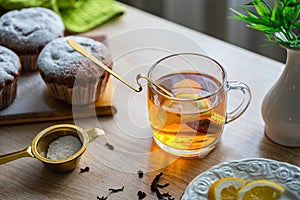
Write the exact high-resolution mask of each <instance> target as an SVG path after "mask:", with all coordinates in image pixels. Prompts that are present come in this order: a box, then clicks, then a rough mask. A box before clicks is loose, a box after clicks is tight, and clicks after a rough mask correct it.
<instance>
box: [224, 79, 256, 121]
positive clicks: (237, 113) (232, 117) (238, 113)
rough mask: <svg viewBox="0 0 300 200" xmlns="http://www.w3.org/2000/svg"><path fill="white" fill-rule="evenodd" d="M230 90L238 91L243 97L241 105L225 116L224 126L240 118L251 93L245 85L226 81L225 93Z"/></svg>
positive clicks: (246, 106) (248, 102) (247, 104)
mask: <svg viewBox="0 0 300 200" xmlns="http://www.w3.org/2000/svg"><path fill="white" fill-rule="evenodd" d="M230 90H239V91H241V92H242V93H243V94H244V97H243V99H242V101H241V103H240V104H239V105H238V106H237V107H236V108H235V109H234V110H232V111H230V112H228V113H227V114H226V121H225V123H226V124H227V123H229V122H232V121H233V120H235V119H237V118H238V117H239V116H241V115H242V114H243V113H244V112H245V111H246V109H247V108H248V106H249V104H250V101H251V92H250V89H249V87H248V86H247V85H246V84H244V83H242V82H238V81H228V82H227V92H229V91H230Z"/></svg>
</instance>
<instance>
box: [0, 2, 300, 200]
mask: <svg viewBox="0 0 300 200" xmlns="http://www.w3.org/2000/svg"><path fill="white" fill-rule="evenodd" d="M125 8H126V13H125V15H124V16H122V17H121V18H120V19H118V20H116V21H114V22H111V23H108V24H106V25H104V26H101V27H99V28H97V29H94V30H92V31H90V32H88V33H85V34H84V35H87V36H97V35H103V34H105V35H107V37H108V38H109V39H108V44H109V45H111V46H110V47H111V51H112V53H113V54H114V55H115V57H114V58H115V59H116V61H115V66H114V67H115V68H114V69H115V71H117V72H119V73H120V74H122V75H123V76H124V77H126V78H128V79H130V78H133V76H132V75H133V74H134V75H136V73H137V72H139V70H142V71H143V70H146V68H147V67H144V65H146V66H149V65H147V64H149V63H151V62H152V63H153V62H154V61H155V60H153V61H152V60H151V59H157V58H156V57H154V58H152V57H151V55H152V54H151V51H153V49H154V50H157V51H158V52H159V51H160V50H161V49H159V46H158V47H157V46H155V48H152V49H151V48H150V49H147V47H146V48H144V47H145V46H146V45H149V44H151V43H152V44H157V43H159V44H158V45H164V44H162V43H163V42H161V40H162V38H157V40H156V39H155V37H158V36H157V35H156V34H153V35H152V34H151V33H149V35H147V34H145V35H143V34H140V33H141V32H139V31H142V32H143V30H150V29H149V27H151V28H152V29H155V30H159V31H160V29H166V30H165V32H166V33H168V31H169V32H170V33H171V32H172V31H173V33H174V37H173V35H172V34H169V33H168V34H167V35H169V37H166V38H163V40H164V39H166V40H170V41H169V42H170V44H171V45H172V47H170V44H166V46H162V47H163V48H165V47H166V48H169V49H167V50H170V51H172V52H176V51H181V50H186V49H185V48H187V50H189V49H188V48H189V47H190V48H191V49H190V51H193V50H194V47H192V45H191V46H190V45H188V47H186V44H187V43H188V40H192V41H193V42H195V43H197V44H198V45H199V46H200V47H201V48H202V49H201V51H202V50H205V52H206V53H207V54H208V55H209V56H211V57H213V58H214V59H216V60H218V61H219V62H220V63H221V64H222V65H223V66H224V67H225V69H226V70H227V72H228V80H239V81H242V82H244V83H246V84H247V85H248V86H249V87H250V88H251V91H252V95H253V98H252V102H251V104H250V106H249V108H248V110H247V111H246V112H245V113H244V114H243V115H242V116H241V117H240V118H238V119H237V120H235V121H233V122H232V123H229V124H227V125H226V126H225V129H224V133H223V136H222V141H221V142H220V144H219V145H218V147H217V148H216V149H215V150H214V151H213V152H211V153H210V154H209V155H208V156H206V157H205V158H202V159H199V158H193V159H184V158H178V157H176V156H172V155H170V154H168V153H165V152H163V151H162V150H161V149H159V148H158V147H157V146H156V145H155V144H154V142H153V140H152V137H151V131H150V128H149V124H148V121H147V114H146V97H145V94H146V93H145V92H142V93H141V94H134V93H133V92H132V91H130V89H128V88H126V87H125V86H123V85H122V84H120V83H118V82H117V81H114V84H115V91H114V93H113V95H112V96H113V104H114V105H115V107H116V108H117V110H118V111H117V113H116V114H115V115H114V116H111V117H109V116H108V117H99V118H96V117H93V118H90V119H84V120H75V121H71V120H70V121H57V122H46V123H32V124H18V125H8V126H1V127H0V154H6V153H9V152H13V151H16V150H21V149H23V148H25V147H27V146H28V145H30V144H31V142H32V140H33V138H34V137H35V135H36V134H37V133H38V132H39V131H41V130H43V129H44V128H46V127H48V126H50V125H53V124H61V123H75V124H76V125H79V126H81V127H83V128H91V127H101V128H103V129H104V130H105V131H106V135H105V136H102V137H99V138H97V139H96V140H95V141H93V142H92V143H90V144H89V146H88V149H87V151H86V152H85V153H84V155H83V156H82V158H81V161H80V163H79V165H78V167H77V168H76V169H75V170H74V171H72V172H70V173H63V174H59V173H55V172H51V171H49V170H48V169H46V168H44V166H43V164H42V163H41V162H40V161H39V160H37V159H35V158H21V159H18V160H15V161H12V162H9V163H6V164H3V165H1V166H0V172H1V173H0V199H97V196H98V197H101V196H107V195H108V194H109V190H108V189H109V188H121V187H123V186H124V190H123V191H122V192H118V193H114V194H111V195H110V196H109V197H108V199H130V200H132V199H138V197H137V192H138V191H143V192H145V193H146V194H147V197H146V198H145V199H157V198H156V196H155V194H154V193H153V192H151V189H150V185H151V182H152V180H153V179H154V177H155V175H157V174H158V173H160V172H163V173H164V175H163V176H162V177H161V183H166V182H169V183H170V185H169V186H168V187H167V188H165V189H164V190H163V191H169V192H170V194H171V195H172V196H173V197H175V199H180V197H181V195H182V193H183V192H184V191H185V188H186V187H187V185H188V184H189V183H190V182H191V181H192V180H193V178H194V177H195V176H197V175H198V174H200V173H202V172H204V171H205V170H207V169H209V168H210V167H212V166H214V165H217V164H219V163H221V162H224V161H230V160H239V159H245V158H258V157H259V158H269V159H274V160H278V161H283V162H288V163H291V164H294V165H296V166H300V159H299V158H300V148H287V147H283V146H280V145H277V144H275V143H273V142H272V141H270V140H269V139H268V138H267V137H266V136H265V135H264V123H263V120H262V117H261V111H260V109H261V103H262V100H263V97H264V95H265V94H266V92H267V91H268V89H269V88H270V87H271V86H272V84H273V83H274V82H275V81H276V80H277V78H278V77H279V75H280V73H281V72H282V70H283V67H284V64H283V63H280V62H277V61H274V60H272V59H269V58H266V57H263V56H261V55H258V54H255V53H252V52H249V51H247V50H244V49H242V48H239V47H236V46H233V45H231V44H228V43H225V42H223V41H220V40H218V39H215V38H212V37H209V36H207V35H205V34H202V33H199V32H196V31H193V30H190V29H188V28H185V27H182V26H179V25H177V24H174V23H172V22H169V21H166V20H163V19H160V18H158V17H155V16H152V15H150V14H147V13H144V12H142V11H139V10H137V9H134V8H131V7H128V6H125ZM140 28H147V29H143V30H141V29H140ZM134 29H140V30H137V33H139V34H137V35H135V34H134V33H136V31H135V30H134ZM126 31H127V32H126ZM128 31H129V32H128ZM159 31H158V32H159ZM146 32H148V31H146ZM154 32H155V31H154ZM130 36H132V37H130ZM177 36H180V37H178V38H176V37H177ZM182 36H184V37H182ZM186 38H188V39H187V40H186V41H185V39H186ZM154 40H155V41H154ZM143 41H144V43H143ZM254 42H255V41H254ZM140 43H141V44H140ZM139 46H140V47H143V48H142V49H141V50H140V51H130V50H133V49H138V47H139ZM181 46H182V49H180V48H178V47H181ZM150 47H151V46H150ZM148 50H149V51H150V53H149V54H148V53H147V51H148ZM157 51H156V52H155V53H157ZM199 51H200V48H199ZM116 52H117V53H116ZM162 52H163V53H162V54H160V53H158V54H160V56H162V55H163V54H164V53H166V52H165V51H163V50H162ZM121 53H123V54H121ZM139 53H140V54H141V55H142V56H141V55H139ZM155 53H153V55H154V54H155ZM117 54H119V55H117ZM155 56H157V55H155ZM138 61H139V62H138ZM136 63H137V64H136ZM130 65H131V66H130ZM121 66H122V67H121ZM133 66H137V67H133ZM138 66H142V67H140V68H139V67H138ZM131 67H132V68H131ZM132 80H134V79H132ZM237 99H238V95H231V96H229V104H231V103H234V102H237ZM229 107H230V106H229ZM74 112H76V111H74ZM74 115H75V116H76V113H74ZM107 143H108V144H111V145H113V147H114V149H113V150H112V149H111V148H108V145H107ZM86 166H88V167H89V168H90V171H89V172H86V173H79V172H80V168H84V167H86ZM137 170H142V171H143V172H144V176H143V177H142V178H139V177H138V175H137V173H136V172H137Z"/></svg>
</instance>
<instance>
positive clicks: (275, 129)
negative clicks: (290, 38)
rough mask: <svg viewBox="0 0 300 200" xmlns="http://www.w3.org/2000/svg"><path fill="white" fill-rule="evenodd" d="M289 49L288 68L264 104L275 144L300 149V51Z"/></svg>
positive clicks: (264, 115)
mask: <svg viewBox="0 0 300 200" xmlns="http://www.w3.org/2000/svg"><path fill="white" fill-rule="evenodd" d="M286 50H287V61H286V65H285V69H284V71H283V73H282V74H281V76H280V77H279V79H278V80H277V82H276V83H275V84H274V85H273V87H272V88H271V89H270V90H269V92H268V93H267V94H266V96H265V98H264V100H263V103H262V110H261V111H262V117H263V120H264V122H265V134H266V135H267V137H269V138H270V139H271V140H273V141H274V142H276V143H278V144H281V145H284V146H289V147H300V50H299V49H298V50H297V49H290V48H286Z"/></svg>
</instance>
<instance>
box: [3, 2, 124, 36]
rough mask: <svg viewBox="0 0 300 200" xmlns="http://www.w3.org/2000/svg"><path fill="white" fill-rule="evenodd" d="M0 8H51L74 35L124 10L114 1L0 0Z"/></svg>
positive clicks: (100, 23)
mask: <svg viewBox="0 0 300 200" xmlns="http://www.w3.org/2000/svg"><path fill="white" fill-rule="evenodd" d="M0 7H1V8H2V9H4V10H7V11H8V10H15V9H21V8H25V7H47V8H51V9H52V10H53V11H55V12H56V13H57V14H58V15H59V16H60V17H61V19H62V20H63V22H64V24H65V27H66V29H67V30H68V31H69V32H74V33H81V32H85V31H88V30H90V29H93V28H95V27H97V26H100V25H102V24H104V23H106V22H108V21H111V20H113V19H114V18H116V17H118V16H121V15H122V14H123V13H124V8H123V7H122V6H121V5H120V4H118V3H117V2H116V1H114V0H0ZM0 10H1V9H0Z"/></svg>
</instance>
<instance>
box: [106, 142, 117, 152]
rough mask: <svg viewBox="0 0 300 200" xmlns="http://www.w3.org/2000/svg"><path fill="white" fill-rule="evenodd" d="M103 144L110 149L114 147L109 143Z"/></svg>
mask: <svg viewBox="0 0 300 200" xmlns="http://www.w3.org/2000/svg"><path fill="white" fill-rule="evenodd" d="M105 146H107V148H108V149H109V150H112V151H113V150H114V149H115V148H114V146H113V145H111V144H109V143H106V144H105Z"/></svg>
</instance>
